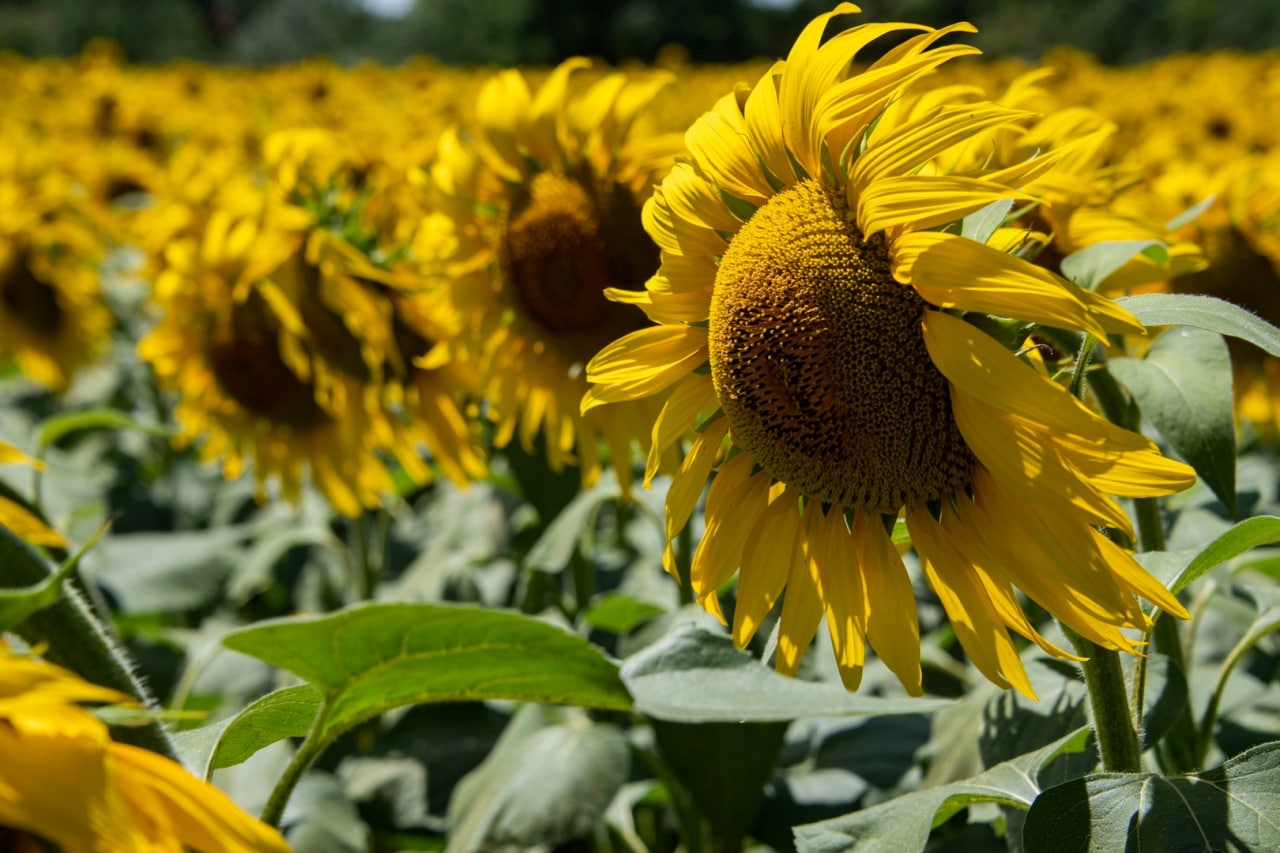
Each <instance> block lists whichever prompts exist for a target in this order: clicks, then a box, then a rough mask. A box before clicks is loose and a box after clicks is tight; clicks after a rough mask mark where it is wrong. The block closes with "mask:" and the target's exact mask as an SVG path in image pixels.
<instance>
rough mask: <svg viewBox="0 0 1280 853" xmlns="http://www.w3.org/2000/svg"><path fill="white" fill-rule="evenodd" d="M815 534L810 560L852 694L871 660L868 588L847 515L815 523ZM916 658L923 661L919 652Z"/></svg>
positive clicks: (842, 673) (836, 513) (842, 674)
mask: <svg viewBox="0 0 1280 853" xmlns="http://www.w3.org/2000/svg"><path fill="white" fill-rule="evenodd" d="M814 526H815V527H816V528H817V531H816V535H815V533H813V532H811V533H810V534H809V536H808V537H807V539H808V543H809V560H810V563H811V564H814V565H816V568H817V570H818V576H819V578H820V580H821V588H822V595H823V598H824V599H825V600H826V602H827V628H828V630H829V631H830V632H831V644H832V646H834V648H835V653H836V665H837V666H838V667H839V669H840V680H841V681H842V682H844V686H845V687H846V688H847V689H849V690H857V689H858V685H859V684H860V683H861V682H862V667H863V663H864V662H865V660H866V656H867V645H866V635H867V613H868V599H867V586H866V580H865V578H864V574H865V573H864V571H863V567H862V566H860V565H858V555H857V549H856V548H855V547H854V541H853V536H852V534H851V533H850V531H849V528H848V527H846V526H845V523H844V513H843V512H841V511H840V510H838V509H836V510H833V511H832V512H831V513H830V514H828V515H827V517H826V518H825V519H823V520H821V521H816V520H815V522H814ZM916 656H917V657H919V650H918V648H917V651H916Z"/></svg>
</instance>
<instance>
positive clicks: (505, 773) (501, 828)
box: [446, 706, 631, 853]
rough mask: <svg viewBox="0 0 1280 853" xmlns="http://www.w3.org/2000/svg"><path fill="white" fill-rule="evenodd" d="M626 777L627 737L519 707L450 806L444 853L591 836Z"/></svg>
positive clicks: (603, 726)
mask: <svg viewBox="0 0 1280 853" xmlns="http://www.w3.org/2000/svg"><path fill="white" fill-rule="evenodd" d="M630 773H631V747H630V745H629V744H628V743H627V738H626V735H624V734H623V733H622V730H621V729H620V728H618V727H617V726H615V725H613V724H610V723H593V722H592V721H591V720H590V719H589V718H588V717H587V716H586V715H585V714H583V713H581V712H575V711H568V712H566V711H556V710H553V709H548V708H539V707H536V706H525V707H524V708H522V709H521V710H520V711H519V712H518V713H517V714H516V716H515V718H514V719H512V721H511V722H510V723H509V724H508V726H507V729H506V731H504V732H503V734H502V738H501V739H500V740H499V741H498V744H497V745H496V746H495V747H494V749H493V752H491V753H490V754H489V756H488V757H487V758H485V760H484V762H483V763H482V764H481V765H480V766H479V767H478V768H476V770H475V771H474V772H472V773H471V774H470V775H468V776H467V778H465V779H464V780H462V782H461V783H460V784H459V785H458V787H457V789H455V791H454V795H453V798H452V800H450V802H449V820H448V823H449V827H450V832H449V846H448V847H447V848H446V849H447V850H448V851H450V853H472V852H473V851H478V850H531V849H537V848H538V847H539V846H540V845H547V846H551V845H556V844H562V843H564V842H567V841H570V840H572V839H574V838H580V837H582V836H585V835H587V834H589V833H590V832H591V830H592V828H593V827H594V826H595V825H596V823H597V822H598V821H599V820H600V819H601V818H602V817H603V815H604V812H605V809H607V808H608V807H609V803H610V802H612V800H613V797H614V795H615V794H617V792H618V790H619V789H620V788H621V787H622V785H623V783H624V782H626V781H627V779H628V777H629V776H630Z"/></svg>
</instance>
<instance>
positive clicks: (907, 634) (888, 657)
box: [853, 510, 924, 696]
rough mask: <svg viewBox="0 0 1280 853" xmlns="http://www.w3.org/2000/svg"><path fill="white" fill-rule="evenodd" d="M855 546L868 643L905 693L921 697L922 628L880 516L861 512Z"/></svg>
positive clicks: (902, 568) (855, 527)
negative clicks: (863, 589)
mask: <svg viewBox="0 0 1280 853" xmlns="http://www.w3.org/2000/svg"><path fill="white" fill-rule="evenodd" d="M853 540H854V544H855V545H856V546H857V551H858V564H859V565H860V566H861V567H862V576H863V579H864V581H865V582H866V589H867V602H868V604H867V610H868V616H867V639H868V640H870V641H871V647H872V648H873V649H875V650H876V654H877V655H879V657H880V660H882V661H884V665H885V666H887V667H889V670H890V671H891V672H892V673H893V674H894V675H896V676H897V677H898V680H899V681H901V682H902V686H903V687H904V688H905V689H906V691H907V693H909V694H911V695H912V696H920V695H923V693H924V686H923V683H922V675H921V672H920V622H919V619H918V617H917V615H916V597H915V592H914V591H913V590H912V589H911V579H910V578H909V577H908V576H907V568H906V566H904V565H903V564H902V556H901V555H900V554H898V549H897V548H895V547H893V540H892V539H890V538H889V534H888V533H886V532H885V529H884V526H883V525H882V524H881V523H880V516H879V515H878V514H875V515H868V514H867V513H865V512H863V511H862V510H859V511H858V512H857V514H856V515H855V516H854V519H853Z"/></svg>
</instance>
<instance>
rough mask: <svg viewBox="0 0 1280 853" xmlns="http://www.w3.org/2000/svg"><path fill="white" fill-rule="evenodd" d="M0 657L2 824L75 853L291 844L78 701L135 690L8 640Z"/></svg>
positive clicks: (236, 851)
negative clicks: (127, 739) (114, 735)
mask: <svg viewBox="0 0 1280 853" xmlns="http://www.w3.org/2000/svg"><path fill="white" fill-rule="evenodd" d="M0 656H2V657H0V720H2V721H3V722H4V725H0V827H7V828H9V829H11V830H14V831H16V832H18V833H23V834H27V835H29V836H36V837H38V838H40V839H42V840H43V841H46V842H50V843H52V844H56V845H58V847H59V848H61V849H63V850H67V851H102V853H113V852H114V851H126V850H154V851H172V853H180V851H183V850H200V851H202V853H250V851H252V853H263V851H287V850H288V849H289V847H288V845H287V844H286V843H285V841H284V839H283V838H281V837H280V834H279V833H278V832H277V831H276V830H274V829H272V828H271V827H268V826H266V825H264V824H262V823H259V822H258V821H256V820H254V819H253V818H252V817H250V816H249V815H247V814H245V813H244V812H242V811H241V810H240V808H239V807H238V806H236V805H235V803H233V802H232V801H231V799H230V798H228V797H227V795H226V794H224V793H222V792H221V791H219V790H218V789H216V788H214V787H213V786H212V785H208V784H206V783H205V782H202V781H200V780H199V779H197V778H195V777H194V776H192V775H191V774H190V773H188V772H187V771H186V770H185V769H184V768H183V767H182V766H181V765H178V764H176V763H174V762H172V761H170V760H169V759H167V758H164V757H162V756H159V755H156V754H155V753H152V752H149V751H147V750H145V749H140V748H138V747H135V746H129V745H127V744H122V743H115V742H114V741H112V740H111V739H110V737H109V734H108V730H107V726H106V725H105V724H104V723H103V722H102V721H101V720H99V719H98V718H97V717H95V716H94V715H93V714H92V713H90V712H89V711H88V710H86V709H84V708H82V707H80V704H79V703H83V702H96V703H100V702H112V703H120V702H128V701H129V697H128V696H125V695H123V694H120V693H117V692H116V691H114V690H109V689H107V688H105V687H99V686H97V685H95V684H90V683H89V682H87V681H83V680H82V679H80V678H79V677H78V676H76V675H75V674H74V673H72V672H69V671H67V670H65V669H62V668H61V667H57V666H54V665H52V664H50V663H47V662H45V661H42V660H40V659H39V658H36V657H32V656H29V655H20V654H17V653H15V652H14V651H12V650H11V649H9V647H8V646H7V645H5V644H4V643H3V641H0ZM4 837H5V835H4V834H2V833H0V838H4ZM6 840H8V841H9V842H11V843H13V844H15V845H17V844H21V843H23V841H24V840H25V839H22V838H21V836H19V837H17V838H15V837H14V836H12V835H9V836H8V837H7V839H6ZM18 849H32V850H38V849H44V847H43V846H42V845H39V844H36V843H31V845H30V847H27V848H21V847H20V848H18Z"/></svg>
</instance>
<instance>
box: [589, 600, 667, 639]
mask: <svg viewBox="0 0 1280 853" xmlns="http://www.w3.org/2000/svg"><path fill="white" fill-rule="evenodd" d="M666 612H667V611H666V610H665V609H664V608H662V607H659V606H658V605H656V604H651V603H650V602H648V601H641V600H640V599H638V598H632V597H631V596H629V595H619V594H610V595H606V596H603V597H602V598H600V599H599V600H598V601H596V602H595V603H593V604H592V605H591V606H590V607H589V608H588V609H587V611H586V613H584V614H582V618H583V619H584V620H585V621H586V623H587V624H588V625H590V626H591V627H593V628H599V629H600V630H601V631H608V632H609V633H611V634H625V633H627V632H628V631H630V630H631V629H632V628H634V627H635V626H637V625H639V624H640V623H641V622H644V621H647V620H649V619H652V618H654V617H655V616H661V615H662V614H664V613H666Z"/></svg>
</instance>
